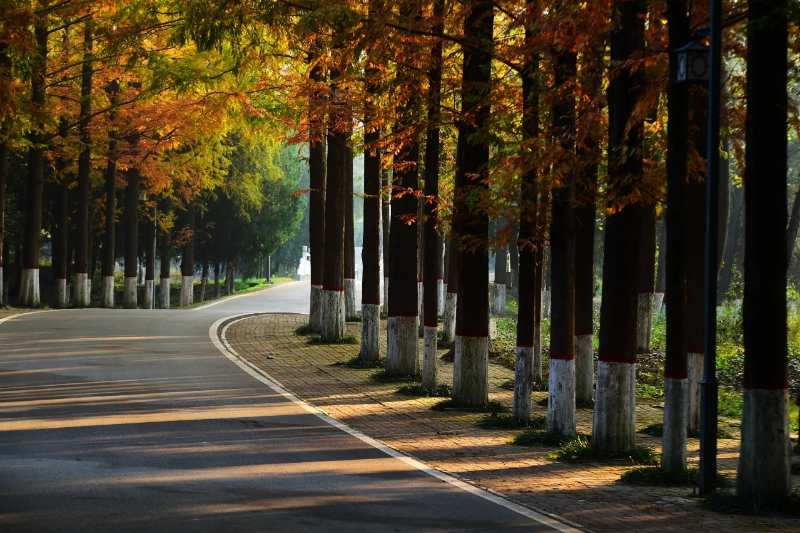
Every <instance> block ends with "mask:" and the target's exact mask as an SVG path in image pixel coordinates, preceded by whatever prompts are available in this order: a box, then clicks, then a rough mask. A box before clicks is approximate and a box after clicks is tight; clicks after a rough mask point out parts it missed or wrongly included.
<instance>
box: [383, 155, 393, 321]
mask: <svg viewBox="0 0 800 533" xmlns="http://www.w3.org/2000/svg"><path fill="white" fill-rule="evenodd" d="M390 183H391V179H390V177H389V169H386V168H384V169H383V170H382V172H381V198H382V199H383V201H382V204H381V232H382V233H381V238H382V245H383V248H382V249H381V253H382V254H383V255H382V256H381V259H382V262H383V308H382V309H381V316H383V317H386V316H388V313H389V228H390V226H391V220H392V217H391V201H392V194H391V192H387V191H390Z"/></svg>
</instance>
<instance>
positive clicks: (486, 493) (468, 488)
mask: <svg viewBox="0 0 800 533" xmlns="http://www.w3.org/2000/svg"><path fill="white" fill-rule="evenodd" d="M262 314H267V313H241V314H237V315H232V316H228V317H223V318H220V319H219V320H217V321H216V322H214V323H213V324H211V326H210V327H209V328H208V336H209V338H210V339H211V342H212V344H214V346H215V347H216V348H217V349H218V350H219V351H220V352H221V353H222V354H223V355H224V356H225V357H226V358H227V359H228V360H230V361H231V362H232V363H234V364H235V365H236V366H238V367H239V368H240V369H242V370H243V371H244V372H246V373H247V374H249V375H250V376H251V377H253V378H254V379H256V380H258V381H260V382H261V383H263V384H264V385H266V386H267V387H269V388H270V389H272V390H273V391H275V392H277V393H278V394H280V395H282V396H283V397H284V398H286V399H287V400H289V401H290V402H292V403H294V404H296V405H298V406H300V407H301V408H303V409H304V410H305V411H307V412H309V413H311V414H313V415H315V416H317V417H318V418H320V419H321V420H323V421H324V422H325V423H327V424H330V425H331V426H333V427H335V428H336V429H339V430H341V431H344V432H345V433H347V434H349V435H352V436H353V437H355V438H357V439H359V440H360V441H362V442H364V443H366V444H368V445H370V446H372V447H373V448H377V449H378V450H380V451H381V452H383V453H385V454H386V455H388V456H390V457H394V458H396V459H399V460H400V461H403V462H404V463H406V464H407V465H409V466H411V467H413V468H415V469H417V470H419V471H421V472H424V473H425V474H427V475H429V476H431V477H434V478H436V479H438V480H440V481H443V482H445V483H447V484H449V485H452V486H454V487H457V488H459V489H461V490H463V491H465V492H468V493H470V494H473V495H475V496H478V497H480V498H483V499H484V500H488V501H490V502H492V503H494V504H496V505H499V506H501V507H504V508H506V509H509V510H511V511H513V512H515V513H517V514H519V515H522V516H524V517H526V518H528V519H530V520H533V521H535V522H538V523H540V524H542V525H545V526H547V527H550V528H552V529H553V530H555V531H560V532H562V533H577V532H580V531H585V530H584V529H582V528H581V526H579V525H578V524H575V523H573V522H570V521H569V520H566V519H564V518H562V517H560V516H558V515H554V514H551V513H547V512H546V511H542V510H538V509H533V508H530V507H527V506H523V505H520V504H517V503H514V502H512V501H511V500H508V499H507V498H505V497H503V496H501V495H500V494H498V493H496V492H494V491H491V490H488V489H483V488H479V487H476V486H475V485H472V484H470V483H468V482H466V481H463V480H461V479H459V478H457V477H455V476H453V475H451V474H446V473H444V472H441V471H439V470H436V469H434V468H432V467H430V466H428V465H426V464H425V463H423V462H422V461H420V460H418V459H415V458H414V457H412V456H410V455H406V454H404V453H402V452H400V451H398V450H396V449H394V448H392V447H390V446H388V445H386V444H385V443H383V442H381V441H379V440H377V439H374V438H372V437H370V436H368V435H365V434H364V433H362V432H360V431H358V430H356V429H353V428H351V427H350V426H348V425H347V424H345V423H343V422H341V421H340V420H337V419H335V418H333V417H331V416H329V415H328V414H326V413H325V412H324V411H323V410H322V409H320V408H318V407H315V406H314V405H311V404H310V403H307V402H305V401H303V400H301V399H300V398H298V397H297V396H295V395H294V394H293V393H292V392H290V391H289V390H288V389H286V388H285V387H284V386H283V385H281V383H280V382H279V381H278V380H276V379H275V378H273V377H272V376H270V375H269V374H268V373H266V372H265V371H263V370H261V369H260V368H258V367H256V366H255V365H253V364H252V363H250V362H249V361H246V360H245V359H244V358H242V357H241V356H239V354H238V353H237V352H236V350H234V348H233V346H231V345H230V343H229V342H228V339H227V338H226V336H225V334H226V332H227V330H228V328H229V327H230V326H232V325H233V324H235V323H236V322H238V321H240V320H244V319H246V318H251V317H254V316H258V315H262Z"/></svg>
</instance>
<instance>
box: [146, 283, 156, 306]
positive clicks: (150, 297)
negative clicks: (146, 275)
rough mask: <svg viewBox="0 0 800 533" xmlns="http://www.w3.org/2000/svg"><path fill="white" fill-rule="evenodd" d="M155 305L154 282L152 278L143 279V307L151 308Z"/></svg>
mask: <svg viewBox="0 0 800 533" xmlns="http://www.w3.org/2000/svg"><path fill="white" fill-rule="evenodd" d="M155 305H156V282H155V280H152V279H146V280H144V305H143V307H144V308H145V309H153V308H154V307H155Z"/></svg>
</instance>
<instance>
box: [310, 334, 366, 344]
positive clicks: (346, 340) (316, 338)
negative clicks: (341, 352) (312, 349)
mask: <svg viewBox="0 0 800 533" xmlns="http://www.w3.org/2000/svg"><path fill="white" fill-rule="evenodd" d="M308 344H314V345H317V344H358V339H357V338H356V337H354V336H353V335H347V336H344V337H342V338H341V339H339V340H335V341H325V340H322V337H321V336H320V335H311V336H310V337H309V338H308Z"/></svg>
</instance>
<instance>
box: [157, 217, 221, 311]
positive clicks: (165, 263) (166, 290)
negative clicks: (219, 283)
mask: <svg viewBox="0 0 800 533" xmlns="http://www.w3.org/2000/svg"><path fill="white" fill-rule="evenodd" d="M170 238H171V236H170V232H169V230H167V229H163V230H162V231H161V246H160V254H159V262H160V265H159V281H158V284H159V285H158V287H159V296H160V298H159V299H160V302H159V303H160V305H161V309H169V308H170V289H171V282H170V272H169V270H170V262H171V258H170V251H171V250H170V248H171V246H170V244H171V243H170ZM217 296H218V297H219V295H217Z"/></svg>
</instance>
